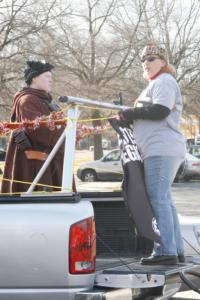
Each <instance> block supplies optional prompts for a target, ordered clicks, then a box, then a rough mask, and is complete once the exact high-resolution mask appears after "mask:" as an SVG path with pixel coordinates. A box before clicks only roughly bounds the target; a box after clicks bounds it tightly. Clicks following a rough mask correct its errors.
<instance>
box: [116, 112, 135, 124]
mask: <svg viewBox="0 0 200 300" xmlns="http://www.w3.org/2000/svg"><path fill="white" fill-rule="evenodd" d="M118 115H119V119H120V121H122V122H127V123H129V124H131V123H132V122H133V120H134V108H127V109H124V110H120V111H119V113H118Z"/></svg>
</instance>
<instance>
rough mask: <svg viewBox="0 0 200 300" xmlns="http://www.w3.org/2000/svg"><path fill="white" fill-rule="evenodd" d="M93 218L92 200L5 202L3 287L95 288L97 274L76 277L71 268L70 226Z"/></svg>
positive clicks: (0, 220) (1, 207)
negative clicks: (69, 261) (69, 258)
mask: <svg viewBox="0 0 200 300" xmlns="http://www.w3.org/2000/svg"><path fill="white" fill-rule="evenodd" d="M37 202H38V203H37ZM91 216H93V208H92V205H91V203H90V202H89V201H80V202H73V203H70V202H69V203H67V201H66V200H64V201H58V202H56V201H55V199H54V201H53V200H52V199H50V201H49V202H48V199H46V200H45V201H41V202H39V201H36V203H34V199H32V200H30V199H23V200H21V202H20V201H19V200H18V201H17V200H16V201H14V200H13V198H10V202H9V200H6V199H5V201H1V203H0V240H1V243H0V253H1V256H0V288H4V289H5V288H36V287H37V288H48V287H51V288H57V287H60V288H62V287H65V288H66V287H68V288H75V287H76V288H79V289H81V288H82V287H84V289H85V288H86V287H87V288H88V287H91V286H93V282H94V274H82V275H76V276H74V275H71V274H69V266H68V251H69V250H68V247H69V246H68V241H69V228H70V225H71V224H73V223H76V222H79V221H80V220H83V219H86V218H89V217H91ZM77 283H78V286H77Z"/></svg>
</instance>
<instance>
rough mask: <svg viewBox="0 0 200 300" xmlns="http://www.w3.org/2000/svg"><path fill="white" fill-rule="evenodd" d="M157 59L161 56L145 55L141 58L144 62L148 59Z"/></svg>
mask: <svg viewBox="0 0 200 300" xmlns="http://www.w3.org/2000/svg"><path fill="white" fill-rule="evenodd" d="M156 59H159V57H158V56H145V57H143V58H142V59H141V62H142V63H144V62H145V61H146V60H147V61H149V62H152V61H154V60H156Z"/></svg>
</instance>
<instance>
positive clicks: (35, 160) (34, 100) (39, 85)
mask: <svg viewBox="0 0 200 300" xmlns="http://www.w3.org/2000/svg"><path fill="white" fill-rule="evenodd" d="M27 65H28V67H27V68H26V70H25V72H24V77H25V82H26V84H27V87H25V88H23V89H22V90H21V91H19V92H17V93H16V95H15V97H14V101H13V107H12V111H11V122H21V121H25V120H35V119H36V118H37V117H41V116H48V115H49V114H50V113H51V112H53V111H57V110H59V107H58V106H57V105H56V104H53V103H52V97H51V95H50V94H49V93H50V92H51V87H52V73H51V70H52V69H53V66H52V65H51V64H49V63H46V62H41V61H28V62H27ZM63 130H64V126H62V127H60V128H55V129H54V130H50V129H49V128H47V127H44V128H41V127H39V128H36V129H29V128H25V129H17V130H14V131H13V133H12V134H11V137H10V140H9V144H8V149H7V154H6V160H5V170H4V174H3V182H2V186H1V192H2V193H15V192H19V193H20V192H25V191H27V189H28V188H29V186H30V184H28V183H29V182H30V183H31V182H32V181H33V180H34V178H35V177H36V175H37V173H38V171H39V170H40V168H41V167H42V165H43V163H44V161H45V160H46V159H47V157H48V154H49V153H50V152H51V150H52V148H53V147H54V145H55V143H56V142H57V140H58V138H59V137H60V135H61V134H62V132H63ZM62 167H63V147H61V148H60V149H59V150H58V152H57V154H56V155H55V157H54V159H53V161H52V162H51V163H50V165H49V166H48V168H47V170H46V171H45V173H44V175H43V176H42V178H41V179H40V182H39V183H40V184H43V185H50V186H61V183H62ZM16 181H19V182H16ZM22 182H26V183H27V184H24V183H22ZM73 188H74V189H75V186H74V187H73ZM35 190H36V191H42V190H53V188H52V189H49V188H48V187H45V186H36V187H35ZM55 191H59V189H55Z"/></svg>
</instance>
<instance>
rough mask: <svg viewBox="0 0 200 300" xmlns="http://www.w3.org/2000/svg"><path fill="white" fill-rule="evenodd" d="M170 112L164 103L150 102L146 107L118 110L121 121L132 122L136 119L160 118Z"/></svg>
mask: <svg viewBox="0 0 200 300" xmlns="http://www.w3.org/2000/svg"><path fill="white" fill-rule="evenodd" d="M169 114H170V109H169V108H168V107H166V106H164V105H160V104H151V105H149V106H147V107H135V108H127V109H124V110H120V111H119V118H120V120H122V121H127V122H130V123H131V122H133V121H134V120H137V119H143V120H162V119H164V118H166V117H167V116H168V115H169Z"/></svg>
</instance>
